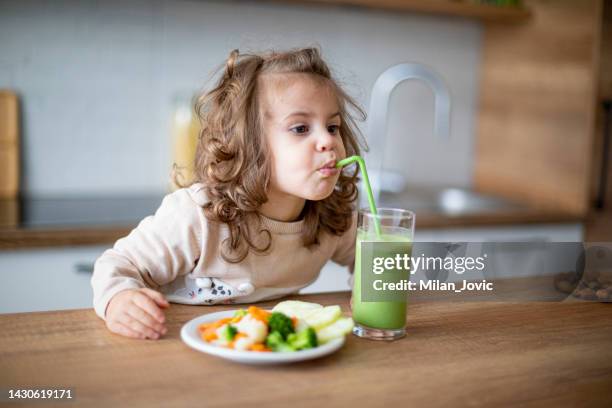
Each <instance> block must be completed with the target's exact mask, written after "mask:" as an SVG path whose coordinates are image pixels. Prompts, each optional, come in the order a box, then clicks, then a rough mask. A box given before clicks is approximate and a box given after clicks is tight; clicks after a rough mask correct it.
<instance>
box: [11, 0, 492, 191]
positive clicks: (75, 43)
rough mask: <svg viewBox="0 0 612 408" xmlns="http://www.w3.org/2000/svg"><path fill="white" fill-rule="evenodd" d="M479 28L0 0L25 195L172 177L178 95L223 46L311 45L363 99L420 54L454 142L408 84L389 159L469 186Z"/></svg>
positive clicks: (277, 12) (173, 4) (225, 9)
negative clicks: (444, 101) (445, 104)
mask: <svg viewBox="0 0 612 408" xmlns="http://www.w3.org/2000/svg"><path fill="white" fill-rule="evenodd" d="M481 36H482V27H481V25H480V23H478V22H476V21H473V20H469V19H462V18H452V17H439V16H435V17H434V16H427V15H419V14H410V13H396V12H387V11H377V10H367V9H361V8H349V7H338V6H323V5H321V6H319V5H289V4H279V3H273V2H261V3H258V2H255V1H248V2H247V1H233V2H223V1H162V0H141V1H103V2H100V1H93V0H87V1H59V0H58V1H53V2H49V1H35V0H33V1H0V38H2V41H0V88H10V89H15V90H16V91H17V92H18V93H19V95H20V97H21V100H22V115H23V127H22V129H23V135H22V138H23V143H22V146H23V149H24V151H23V180H24V182H23V189H24V190H25V192H27V193H30V194H35V195H63V194H83V193H86V194H108V193H123V192H126V193H128V192H129V193H133V192H149V191H160V190H165V189H167V188H168V185H169V173H170V166H171V157H172V151H171V149H172V139H171V119H172V114H173V109H174V107H175V104H174V101H175V99H176V96H177V95H180V94H185V93H186V92H187V93H189V92H191V91H192V90H196V89H198V88H199V87H201V86H202V85H204V84H205V83H206V81H207V79H208V78H209V76H210V74H211V72H212V70H213V69H214V68H215V67H216V66H217V65H218V64H219V63H221V62H222V61H223V60H224V59H225V58H226V56H227V54H228V53H229V51H230V50H231V49H233V48H239V49H240V50H241V51H248V50H260V49H270V48H287V47H296V46H304V45H313V44H318V45H320V46H321V47H322V50H323V55H324V57H325V58H326V59H327V60H328V61H329V62H330V64H331V65H332V67H333V69H334V70H335V73H336V76H337V78H339V79H340V80H341V82H343V83H344V84H345V86H346V87H347V89H348V91H349V93H351V94H352V95H353V96H355V97H356V98H357V100H358V101H359V102H360V103H361V104H362V105H363V106H364V108H365V109H366V110H367V109H368V108H369V106H368V103H369V94H370V91H371V89H372V85H373V84H374V81H375V80H376V78H377V77H378V75H380V73H382V71H384V70H385V69H386V68H388V67H389V66H391V65H394V64H397V63H400V62H419V63H422V64H426V65H428V66H430V67H432V68H433V69H434V70H436V71H437V72H438V73H440V74H441V75H442V77H444V79H445V80H446V82H447V84H448V86H449V88H450V91H451V95H452V108H451V109H452V118H451V139H450V140H447V141H445V140H440V139H438V138H436V137H434V136H433V95H432V94H431V91H430V90H429V89H427V88H426V87H425V85H424V84H422V83H418V82H406V83H404V84H402V85H400V86H399V87H398V89H397V90H396V92H395V93H394V94H393V96H392V100H391V104H390V113H389V126H388V128H389V134H388V137H387V145H386V147H385V162H386V163H387V167H388V168H390V169H394V170H399V171H400V172H402V173H404V174H405V175H406V176H407V178H408V181H409V182H410V183H426V184H437V185H457V186H470V185H471V181H472V156H473V152H472V151H473V144H474V143H473V142H474V129H475V126H474V121H475V115H476V111H477V99H478V83H477V78H478V68H479V59H480V45H481ZM362 130H364V131H365V126H362ZM369 136H370V138H369V141H370V143H371V144H376V143H377V138H378V137H379V136H380V135H369Z"/></svg>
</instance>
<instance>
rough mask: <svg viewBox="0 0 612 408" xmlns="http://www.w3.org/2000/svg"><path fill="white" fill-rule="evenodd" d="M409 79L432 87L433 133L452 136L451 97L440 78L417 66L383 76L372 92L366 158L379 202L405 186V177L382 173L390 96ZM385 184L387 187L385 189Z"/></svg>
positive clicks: (396, 68)
mask: <svg viewBox="0 0 612 408" xmlns="http://www.w3.org/2000/svg"><path fill="white" fill-rule="evenodd" d="M408 79H418V80H421V81H423V82H425V83H426V84H427V85H429V87H430V88H431V89H432V91H433V93H434V98H435V102H434V104H435V107H434V109H435V116H434V133H435V134H436V135H438V136H439V137H443V138H448V137H449V135H450V94H449V90H448V87H447V86H446V84H445V83H444V81H443V80H442V77H441V76H440V75H438V74H437V73H436V72H435V71H433V70H432V69H430V68H428V67H426V66H424V65H421V64H416V63H405V64H399V65H395V66H392V67H391V68H389V69H387V70H386V71H385V72H383V73H382V74H381V75H380V76H379V77H378V79H377V80H376V82H375V83H374V88H373V89H372V97H371V99H370V110H369V115H370V118H369V120H368V133H367V134H368V138H369V145H370V152H369V153H368V154H367V156H366V158H367V161H366V162H367V164H369V166H370V167H371V169H372V171H370V178H371V179H372V184H373V185H372V192H373V194H374V199H375V200H377V201H378V198H379V195H380V190H392V191H394V192H400V191H401V190H403V187H404V184H405V177H404V176H402V175H399V174H394V173H392V172H388V171H384V170H383V161H384V157H383V156H384V154H383V153H384V147H385V139H386V137H387V112H388V105H389V98H390V96H391V92H393V90H394V89H395V87H396V86H397V85H398V84H399V83H401V82H403V81H405V80H408ZM374 142H376V146H378V147H377V148H375V146H374ZM383 180H384V181H385V183H386V185H383ZM393 184H395V186H393Z"/></svg>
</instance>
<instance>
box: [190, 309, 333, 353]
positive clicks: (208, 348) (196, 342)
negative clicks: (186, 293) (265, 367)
mask: <svg viewBox="0 0 612 408" xmlns="http://www.w3.org/2000/svg"><path fill="white" fill-rule="evenodd" d="M235 312H236V310H226V311H223V312H217V313H209V314H205V315H202V316H200V317H196V318H195V319H192V320H190V321H188V322H187V323H185V324H184V325H183V328H182V329H181V339H183V341H184V342H185V344H187V345H188V346H189V347H191V348H193V349H196V350H198V351H201V352H203V353H207V354H212V355H213V356H217V357H221V358H225V359H228V360H232V361H237V362H239V363H246V364H283V363H293V362H294V361H303V360H311V359H313V358H318V357H323V356H326V355H328V354H331V353H333V352H334V351H336V350H338V349H339V348H340V347H342V345H343V344H344V337H342V338H339V339H334V340H331V341H329V342H327V343H325V344H323V345H321V346H319V347H316V348H313V349H308V350H300V351H294V352H259V351H240V350H233V349H230V348H226V347H221V346H215V345H214V344H210V343H207V342H205V341H204V340H202V338H201V337H200V333H199V332H198V326H199V325H201V324H202V323H211V322H214V321H217V320H219V319H223V318H224V317H231V316H233V315H234V313H235Z"/></svg>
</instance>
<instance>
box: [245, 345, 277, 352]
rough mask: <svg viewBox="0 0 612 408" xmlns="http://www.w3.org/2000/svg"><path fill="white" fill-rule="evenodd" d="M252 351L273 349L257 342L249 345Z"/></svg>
mask: <svg viewBox="0 0 612 408" xmlns="http://www.w3.org/2000/svg"><path fill="white" fill-rule="evenodd" d="M249 350H251V351H272V350H270V349H269V348H268V347H266V345H265V344H263V343H255V344H253V345H252V346H251V347H249Z"/></svg>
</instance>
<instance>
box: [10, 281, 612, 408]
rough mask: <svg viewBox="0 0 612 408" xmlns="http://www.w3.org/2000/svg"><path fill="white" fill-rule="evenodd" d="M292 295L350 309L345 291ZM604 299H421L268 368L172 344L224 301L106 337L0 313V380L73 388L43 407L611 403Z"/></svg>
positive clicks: (62, 318)
mask: <svg viewBox="0 0 612 408" xmlns="http://www.w3.org/2000/svg"><path fill="white" fill-rule="evenodd" d="M294 298H296V299H300V300H306V301H314V302H318V303H322V304H326V305H329V304H340V305H341V306H342V308H343V310H344V311H348V301H349V293H348V292H339V293H328V294H318V295H308V296H297V297H294ZM274 303H276V302H267V303H262V305H263V306H271V305H273V304H274ZM611 306H612V305H610V304H602V303H587V302H556V303H553V302H539V303H538V302H530V303H501V302H463V303H459V302H431V301H426V300H424V299H419V300H414V301H413V302H412V303H411V304H410V305H409V309H408V311H409V312H408V320H407V329H408V335H407V337H405V338H404V339H402V340H399V341H396V342H392V343H381V342H374V341H368V340H363V339H359V338H357V337H354V336H352V335H351V336H349V337H348V338H347V342H346V344H345V346H344V347H343V348H342V349H340V350H339V351H338V352H336V353H334V354H332V355H330V356H327V357H324V358H321V359H318V360H313V361H308V362H303V363H298V364H292V365H287V366H269V367H258V366H248V365H241V364H237V363H231V362H228V361H225V360H222V359H219V358H216V357H212V356H209V355H206V354H202V353H199V352H197V351H195V350H192V349H190V348H188V347H187V346H186V345H185V344H183V343H182V341H181V340H180V338H179V331H180V328H181V326H182V325H183V324H184V323H186V322H187V321H189V320H190V319H192V318H194V317H196V316H198V315H201V314H204V313H208V312H216V311H220V310H225V309H228V308H229V307H218V306H215V307H211V306H185V305H176V304H173V305H172V306H171V307H170V309H169V311H168V313H167V320H168V329H169V331H168V334H167V335H166V336H165V337H164V338H162V339H161V340H158V341H150V340H149V341H145V340H131V339H127V338H122V337H120V336H117V335H114V334H111V333H110V332H108V331H107V330H106V329H105V327H104V324H103V322H102V321H101V320H100V319H98V318H97V317H96V316H95V314H94V312H93V310H73V311H61V312H45V313H22V314H10V315H0V350H1V351H0V388H4V389H7V388H10V387H19V388H27V387H39V386H44V387H60V388H71V389H73V392H74V397H75V399H74V401H73V402H74V404H72V405H71V404H67V403H61V402H58V403H57V404H55V406H100V407H109V406H130V407H141V406H143V407H144V406H177V407H179V406H180V407H184V406H204V407H209V406H244V407H251V406H266V407H281V406H282V407H287V406H292V407H295V406H298V407H302V406H321V407H328V406H337V407H349V406H355V407H363V406H371V407H377V406H401V407H405V406H423V407H438V406H443V407H447V406H506V405H520V406H555V407H559V406H590V407H594V406H602V407H604V406H606V407H609V406H611V405H612V393H611V392H610V389H612V347H611V346H612V307H611ZM234 307H235V306H234ZM53 405H54V404H51V403H49V402H47V403H45V404H44V406H53Z"/></svg>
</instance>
